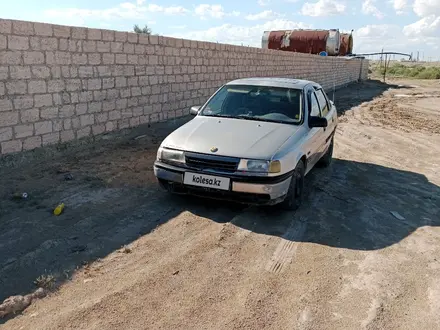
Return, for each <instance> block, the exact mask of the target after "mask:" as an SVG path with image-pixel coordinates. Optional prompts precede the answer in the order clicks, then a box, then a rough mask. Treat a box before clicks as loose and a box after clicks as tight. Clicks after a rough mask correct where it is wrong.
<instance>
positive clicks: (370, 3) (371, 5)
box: [362, 0, 385, 19]
mask: <svg viewBox="0 0 440 330" xmlns="http://www.w3.org/2000/svg"><path fill="white" fill-rule="evenodd" d="M375 3H376V0H365V1H364V2H363V3H362V12H363V13H364V14H365V15H373V16H374V17H376V18H379V19H382V18H384V17H385V15H384V14H383V13H382V12H381V11H380V10H379V9H377V7H376V5H375Z"/></svg>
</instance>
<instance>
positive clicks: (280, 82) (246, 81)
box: [226, 77, 321, 89]
mask: <svg viewBox="0 0 440 330" xmlns="http://www.w3.org/2000/svg"><path fill="white" fill-rule="evenodd" d="M309 84H311V85H312V86H314V87H321V86H320V85H319V84H318V83H316V82H314V81H310V80H303V79H294V78H278V77H252V78H242V79H236V80H232V81H229V82H228V83H227V84H226V85H256V86H268V87H282V88H294V89H303V88H304V87H305V86H307V85H309Z"/></svg>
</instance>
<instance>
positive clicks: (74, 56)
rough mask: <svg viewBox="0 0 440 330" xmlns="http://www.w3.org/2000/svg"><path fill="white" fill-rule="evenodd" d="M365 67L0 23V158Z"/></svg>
mask: <svg viewBox="0 0 440 330" xmlns="http://www.w3.org/2000/svg"><path fill="white" fill-rule="evenodd" d="M365 68H367V69H368V61H366V60H364V63H363V65H362V60H357V59H356V60H354V59H352V60H346V59H337V58H330V57H321V56H315V55H308V54H299V53H288V52H281V51H273V50H264V49H259V48H249V47H241V46H234V45H225V44H217V43H209V42H200V41H193V40H182V39H174V38H168V37H161V36H146V35H138V34H135V33H130V32H118V31H110V30H99V29H89V28H79V27H69V26H60V25H51V24H44V23H36V22H25V21H16V20H4V19H0V155H4V154H9V153H15V152H20V151H23V150H31V149H34V148H37V147H41V146H45V145H49V144H55V143H60V142H67V141H71V140H74V139H80V138H82V137H87V136H91V135H99V134H102V133H105V132H109V131H112V130H117V129H123V128H128V127H134V126H137V125H140V124H144V123H148V122H157V121H163V120H168V119H170V118H175V117H180V116H183V115H187V114H188V113H189V108H190V107H191V106H192V105H200V104H202V103H204V102H205V101H206V99H207V98H208V97H209V96H210V95H211V94H212V93H213V92H214V91H215V90H216V89H217V88H218V87H220V86H221V85H222V84H223V83H225V82H227V81H228V80H232V79H235V78H242V77H251V76H283V77H297V78H307V79H311V80H315V81H317V82H319V83H321V84H322V85H323V86H324V87H325V88H328V89H331V88H333V86H336V87H338V86H341V85H346V84H348V83H350V82H353V81H357V80H358V79H359V77H362V79H366V78H367V74H366V73H367V72H368V71H366V70H365Z"/></svg>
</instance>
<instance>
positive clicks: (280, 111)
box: [200, 85, 302, 124]
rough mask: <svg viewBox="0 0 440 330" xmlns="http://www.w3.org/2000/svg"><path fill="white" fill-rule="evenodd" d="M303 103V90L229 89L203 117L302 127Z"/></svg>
mask: <svg viewBox="0 0 440 330" xmlns="http://www.w3.org/2000/svg"><path fill="white" fill-rule="evenodd" d="M301 102H302V101H301V90H300V89H294V88H282V87H270V86H253V85H252V86H250V85H225V86H223V87H222V88H221V89H220V90H219V91H218V92H217V93H216V94H215V95H214V96H213V97H212V98H211V99H210V100H209V101H208V103H207V104H206V105H205V106H204V107H203V109H202V111H201V112H200V115H202V116H211V117H228V118H240V119H244V120H246V119H247V120H259V121H268V122H278V123H288V124H298V123H300V122H301V119H302V106H301Z"/></svg>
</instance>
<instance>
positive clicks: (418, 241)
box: [0, 81, 440, 330]
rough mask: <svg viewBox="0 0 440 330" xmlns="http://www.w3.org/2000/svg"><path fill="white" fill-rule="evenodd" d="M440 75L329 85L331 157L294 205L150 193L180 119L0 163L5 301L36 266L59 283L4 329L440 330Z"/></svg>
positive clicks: (0, 293) (22, 289)
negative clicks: (162, 144) (333, 111)
mask: <svg viewBox="0 0 440 330" xmlns="http://www.w3.org/2000/svg"><path fill="white" fill-rule="evenodd" d="M399 84H403V85H405V86H399ZM439 86H440V85H439V84H438V82H432V81H431V82H421V81H415V82H410V81H405V82H396V83H394V84H393V85H384V84H382V83H379V82H374V81H369V82H366V83H364V84H360V85H353V86H351V87H348V88H345V89H343V90H340V91H338V92H337V94H336V104H337V106H338V108H339V110H340V125H339V128H338V131H337V135H336V140H335V141H336V145H335V159H334V163H333V164H332V166H331V167H330V168H328V169H315V170H313V171H312V172H311V173H310V174H309V175H308V176H307V179H306V180H307V183H308V186H307V198H306V201H305V204H304V205H303V206H302V208H301V209H300V210H299V211H297V212H296V213H280V212H278V211H276V210H275V209H267V208H255V207H249V208H245V207H243V206H237V205H232V204H227V203H220V202H212V201H211V202H208V201H201V200H197V199H194V198H180V197H170V196H169V195H167V194H166V193H164V192H162V191H161V190H158V188H157V186H156V184H155V182H154V177H153V174H152V163H153V160H154V158H155V153H156V148H157V146H158V143H159V141H160V139H161V138H163V137H164V135H165V134H166V133H167V132H169V131H170V130H171V129H172V128H173V125H174V126H175V125H178V124H179V123H177V122H176V123H171V124H161V125H155V126H154V127H152V128H138V129H136V130H133V131H130V132H129V134H128V135H123V136H122V135H119V136H113V137H109V138H107V139H106V140H102V141H100V142H97V143H95V144H94V145H92V146H81V147H78V149H74V148H73V149H69V151H54V152H53V153H52V154H50V157H49V156H47V157H46V158H45V159H44V160H41V159H40V161H39V162H37V161H36V160H30V161H27V162H24V163H20V165H16V164H15V163H11V162H10V161H9V163H7V164H6V163H5V164H4V165H3V166H1V167H0V168H1V169H0V177H1V178H2V185H1V187H0V197H1V201H0V301H1V300H2V299H5V298H6V297H8V296H10V295H14V294H26V293H28V292H31V291H32V290H34V289H35V285H34V283H33V281H34V280H35V279H36V278H37V277H38V276H40V275H42V274H46V275H51V276H54V278H56V279H57V280H58V281H59V282H61V284H62V285H61V287H60V288H59V290H57V291H56V292H55V293H53V294H51V295H50V296H48V297H46V298H44V299H42V300H38V301H36V302H35V303H34V304H32V305H31V306H30V307H29V308H27V309H26V310H25V312H24V313H22V314H21V315H16V316H15V317H10V318H8V319H3V321H1V320H0V322H3V323H0V328H1V329H14V330H17V329H32V330H37V329H277V330H278V329H415V328H417V329H438V328H440V318H439V317H438V315H440V282H439V275H438V274H439V273H440V228H439V225H440V175H439V174H440V165H439V163H440V157H439V155H440V134H439V133H440V106H439V104H440V92H439V90H440V88H439ZM147 131H148V132H150V131H153V134H152V135H151V136H152V137H151V136H150V137H141V138H138V139H134V138H133V137H136V136H140V135H142V134H146V132H147ZM6 165H8V166H6ZM66 171H68V173H70V174H71V175H72V176H73V180H67V181H66V180H65V179H64V176H65V172H66ZM13 191H19V192H23V191H26V192H27V193H28V194H29V198H28V200H26V201H12V200H10V199H9V196H10V194H11V193H12V192H13ZM60 201H63V202H65V203H66V209H65V212H64V213H63V214H62V215H61V216H59V217H55V216H53V215H51V210H52V208H53V207H54V206H56V205H57V203H59V202H60ZM124 245H125V246H124ZM122 246H124V247H122ZM77 268H78V269H77ZM75 269H76V270H75ZM50 278H51V277H46V279H50ZM41 282H42V281H41V280H40V284H41Z"/></svg>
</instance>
